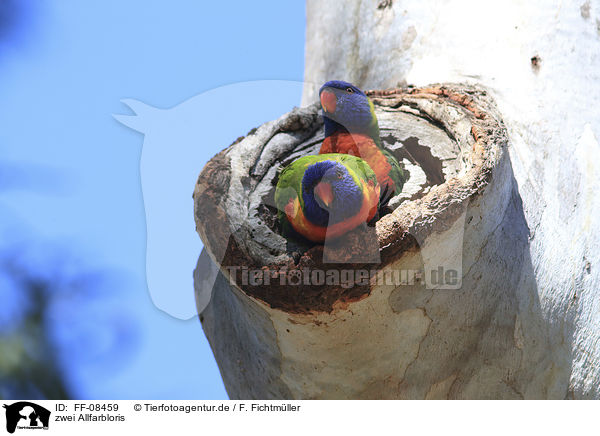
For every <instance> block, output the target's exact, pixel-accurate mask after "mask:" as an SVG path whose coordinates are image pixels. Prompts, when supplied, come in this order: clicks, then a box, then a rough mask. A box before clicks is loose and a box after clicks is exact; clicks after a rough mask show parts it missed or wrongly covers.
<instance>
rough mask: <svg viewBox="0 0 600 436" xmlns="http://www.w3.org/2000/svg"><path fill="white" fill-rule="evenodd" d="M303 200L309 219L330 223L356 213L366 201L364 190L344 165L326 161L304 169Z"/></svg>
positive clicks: (321, 224) (317, 222)
mask: <svg viewBox="0 0 600 436" xmlns="http://www.w3.org/2000/svg"><path fill="white" fill-rule="evenodd" d="M302 199H303V200H304V215H305V216H306V218H307V219H308V220H309V221H311V222H312V223H314V224H316V225H319V226H327V225H330V224H335V223H339V222H340V221H344V220H345V219H347V218H350V217H352V216H354V215H356V212H358V210H359V209H360V206H361V204H362V191H361V188H360V186H358V185H357V184H356V182H355V181H354V179H353V178H352V176H351V175H350V173H348V170H347V169H346V167H345V166H344V165H342V164H341V163H340V162H337V161H334V160H324V161H321V162H316V163H314V164H312V165H311V166H309V167H308V168H307V169H306V171H305V172H304V177H302Z"/></svg>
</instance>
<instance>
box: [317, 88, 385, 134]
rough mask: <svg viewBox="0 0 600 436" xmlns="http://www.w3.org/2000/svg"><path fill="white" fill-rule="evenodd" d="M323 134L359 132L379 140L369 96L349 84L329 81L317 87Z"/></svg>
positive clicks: (377, 127)
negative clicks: (323, 128) (323, 124)
mask: <svg viewBox="0 0 600 436" xmlns="http://www.w3.org/2000/svg"><path fill="white" fill-rule="evenodd" d="M319 98H320V100H321V106H322V107H323V120H324V122H325V136H330V135H332V134H334V133H336V132H350V133H362V134H365V135H369V136H371V137H373V139H375V138H376V139H377V141H379V126H378V125H377V117H376V116H375V110H374V108H373V104H372V103H371V100H369V97H367V95H366V94H365V93H364V92H363V91H361V90H360V89H359V88H357V87H356V86H354V85H353V84H351V83H348V82H344V81H341V80H331V81H329V82H327V83H325V84H324V85H323V86H322V87H321V89H320V90H319Z"/></svg>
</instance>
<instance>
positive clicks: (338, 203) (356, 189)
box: [275, 154, 380, 242]
mask: <svg viewBox="0 0 600 436" xmlns="http://www.w3.org/2000/svg"><path fill="white" fill-rule="evenodd" d="M379 196H380V189H379V184H378V183H377V178H376V176H375V173H374V172H373V170H372V169H371V168H370V167H369V166H368V165H367V163H366V162H365V161H363V160H362V159H360V158H357V157H355V156H350V155H345V154H322V155H318V156H303V157H301V158H299V159H296V160H295V161H294V162H292V163H291V164H290V165H288V166H287V167H286V168H284V169H283V171H282V172H281V174H280V175H279V181H278V182H277V188H276V189H275V202H276V204H277V208H278V209H279V211H280V219H281V222H282V224H283V229H284V234H285V233H286V232H287V230H286V229H287V228H288V225H291V227H292V228H293V229H294V230H295V231H296V232H297V233H299V234H301V235H302V236H304V237H305V238H307V239H309V240H311V241H314V242H323V241H325V238H326V237H327V238H336V237H339V236H341V235H343V234H345V233H347V232H349V231H350V230H352V229H354V228H356V227H357V226H359V225H360V224H364V223H366V222H369V221H371V220H372V219H373V218H374V217H375V215H376V212H377V208H378V205H379Z"/></svg>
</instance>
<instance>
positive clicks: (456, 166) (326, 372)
mask: <svg viewBox="0 0 600 436" xmlns="http://www.w3.org/2000/svg"><path fill="white" fill-rule="evenodd" d="M599 23H600V8H596V7H593V6H592V5H590V3H589V2H586V3H582V4H575V3H574V2H566V3H565V2H558V1H556V2H547V4H546V5H545V6H544V7H543V8H542V7H540V6H539V5H535V6H534V5H528V4H523V3H522V2H517V1H508V2H502V3H497V4H489V3H487V2H486V3H481V2H451V3H446V2H435V3H433V2H426V3H424V2H420V1H416V0H407V1H403V2H399V1H392V0H384V1H379V2H370V1H360V0H350V1H346V2H344V3H340V2H333V1H326V2H322V1H320V2H317V1H308V4H307V43H306V73H305V79H306V82H307V83H306V86H305V90H304V95H303V101H304V103H305V104H310V103H312V102H313V101H315V100H316V90H318V87H319V86H320V85H321V84H322V83H323V82H325V81H327V80H331V79H344V80H348V81H351V82H353V83H355V84H356V85H358V86H359V87H362V88H379V89H385V88H394V87H397V86H398V85H404V84H406V83H410V84H415V85H418V86H422V88H420V89H414V88H405V89H402V90H397V91H391V92H390V93H389V94H386V93H373V94H372V98H373V99H374V100H375V104H376V108H377V113H378V115H379V117H380V118H382V121H383V122H382V137H383V139H384V142H385V143H386V146H387V147H388V148H389V149H390V150H393V151H395V152H396V153H397V155H398V156H399V157H400V158H404V162H405V164H406V165H410V164H413V171H410V169H411V168H410V167H409V172H410V175H411V180H412V183H409V184H407V185H408V186H407V188H406V189H405V190H404V192H403V196H401V198H398V199H396V203H395V206H396V208H395V210H394V212H393V213H392V214H390V215H387V216H385V217H383V218H382V219H381V220H380V221H379V222H378V223H377V226H376V229H375V231H376V242H377V244H378V245H379V252H380V255H381V262H382V263H381V265H378V266H377V269H378V270H381V271H390V270H393V271H423V272H424V281H425V283H422V282H418V281H417V282H414V283H404V284H402V285H400V286H397V284H387V283H386V282H385V281H384V282H383V283H381V282H378V281H377V280H373V279H371V280H370V281H369V282H368V284H367V285H366V286H362V287H361V286H357V285H355V286H353V287H350V288H346V287H343V286H330V287H327V286H322V287H320V288H319V287H316V288H315V287H314V286H305V287H302V286H299V287H293V286H287V287H279V288H278V287H277V286H275V287H273V286H265V285H262V286H248V285H243V284H240V283H241V281H243V280H242V278H241V277H240V276H239V272H240V271H237V270H236V271H234V272H233V273H231V271H232V270H231V269H227V268H226V267H227V266H236V265H237V266H246V267H248V268H250V269H252V268H255V269H256V268H265V269H267V270H269V271H270V270H273V269H275V270H277V269H279V268H281V267H285V268H286V269H288V270H289V269H294V268H297V269H300V268H301V267H302V266H305V267H306V268H309V269H312V270H314V269H319V268H321V269H323V268H325V269H326V268H327V265H323V264H322V263H319V262H320V261H321V262H322V259H323V256H324V253H325V251H326V250H327V248H328V247H327V245H326V246H325V248H320V249H319V248H314V247H313V248H307V247H294V249H292V250H289V247H287V248H288V250H287V251H286V247H285V241H284V240H283V239H282V238H280V237H278V235H276V233H277V231H276V229H274V230H273V229H272V228H270V227H269V226H268V225H266V224H265V223H262V222H261V221H265V220H268V217H269V214H268V213H266V212H264V208H263V209H260V207H259V204H260V203H261V202H263V203H266V204H267V206H268V203H269V195H268V192H269V188H268V186H269V185H268V183H266V182H268V181H273V180H275V178H276V172H277V165H280V164H282V163H284V162H285V161H286V159H290V158H292V157H294V156H298V155H301V154H307V153H310V152H314V150H313V148H314V147H316V144H318V141H319V134H321V135H322V130H319V129H320V125H319V124H318V123H319V121H318V116H315V115H316V114H317V112H316V106H308V107H307V108H306V109H301V110H298V111H297V112H295V113H292V114H290V115H287V116H284V117H282V118H281V119H280V120H278V121H277V122H274V123H271V124H268V125H267V126H266V127H265V126H263V127H261V129H259V130H258V131H257V132H256V134H255V135H251V136H249V137H248V138H246V139H245V140H243V141H242V142H241V143H239V144H236V145H234V146H232V147H230V148H229V149H227V150H225V151H224V152H223V153H221V154H220V155H219V156H218V157H217V158H216V160H213V161H211V162H212V164H209V165H208V166H207V168H205V170H204V171H203V176H201V177H200V180H199V185H198V186H197V189H196V192H195V201H196V203H195V204H196V218H197V225H198V230H199V233H200V234H201V236H202V238H203V241H204V242H205V245H206V248H207V250H208V254H210V256H211V258H212V261H215V260H216V261H217V262H218V263H219V264H220V266H221V272H218V271H217V269H216V268H214V267H213V266H211V265H212V264H211V262H212V261H211V260H210V258H209V257H208V256H206V255H204V256H201V258H200V259H199V265H198V268H197V269H196V290H197V295H198V296H199V298H198V301H199V302H200V301H206V300H207V299H206V294H207V292H209V293H210V290H211V289H212V286H211V284H212V282H213V279H214V280H216V282H215V286H214V292H213V293H212V300H211V301H210V304H209V305H208V307H207V308H206V309H205V310H204V311H203V313H202V315H201V319H202V321H203V327H204V329H205V332H206V334H207V337H208V338H209V341H210V342H211V346H212V347H213V351H214V352H215V356H216V358H217V362H218V363H219V366H220V368H221V373H222V375H223V378H224V381H225V385H226V387H227V390H228V392H229V394H230V396H231V397H232V398H600V388H599V386H600V295H599V294H600V292H599V290H598V289H599V287H598V260H600V259H598V256H599V251H598V242H599V241H598V238H599V236H598V233H597V232H594V230H595V229H596V228H597V224H598V220H600V214H599V213H598V212H599V211H600V210H599V201H598V200H597V199H596V197H595V196H594V195H593V191H592V189H593V188H594V187H595V186H598V181H599V180H598V179H599V178H600V171H599V168H598V166H599V165H598V163H597V160H596V159H595V157H596V156H597V153H598V150H599V147H598V142H597V140H596V138H597V137H598V134H599V129H600V113H599V112H600V109H599V107H600V106H599V103H600V88H599V87H598V86H597V83H598V74H599V72H600V57H599V56H598V53H600V24H599ZM434 82H455V83H457V82H469V83H472V84H477V85H478V86H479V87H478V88H470V87H468V86H458V85H445V86H432V87H427V86H426V85H427V84H428V83H434ZM482 89H484V90H482ZM494 102H496V103H497V107H496V105H495V103H494ZM572 112H574V113H573V115H571V113H572ZM411 116H414V117H416V118H418V119H419V120H421V121H427V122H428V123H429V125H428V126H426V127H425V128H421V127H422V126H421V127H420V126H419V125H418V123H415V122H410V121H407V120H410V119H412V118H411ZM394 122H396V123H397V124H394ZM386 129H387V130H386ZM440 131H441V132H443V133H444V134H445V135H446V136H445V138H447V139H448V138H449V140H450V144H449V145H448V146H445V145H443V144H444V141H443V140H441V139H439V140H434V139H432V138H441V137H442V136H443V135H440ZM319 132H321V133H319ZM261 135H262V136H261ZM321 138H322V136H321ZM507 138H508V145H507V143H506V139H507ZM311 147H312V148H311ZM419 147H421V148H419ZM426 149H429V150H431V153H430V156H427V157H426V158H425V157H423V155H420V157H418V158H417V157H416V156H413V155H414V154H415V153H411V151H415V150H420V151H423V152H424V153H425V152H426ZM505 151H508V153H506V152H505ZM446 152H449V153H450V155H444V153H446ZM253 153H254V154H253ZM295 153H296V154H295ZM403 153H404V155H403ZM440 163H441V180H438V181H437V182H435V181H432V179H435V171H433V170H432V167H435V168H438V169H439V168H440ZM434 164H435V165H434ZM245 165H247V166H245ZM217 170H218V171H217ZM216 174H220V175H221V176H220V177H222V178H224V179H222V180H221V181H220V182H218V183H215V182H214V179H215V175H216ZM224 174H225V176H224ZM267 174H270V175H269V176H267ZM423 174H424V175H425V176H424V177H420V176H422V175H423ZM437 174H440V171H438V173H437ZM225 179H226V180H225ZM261 183H262V185H261ZM271 186H272V183H271ZM411 186H412V188H411ZM410 189H414V191H412V192H410ZM407 190H408V191H407ZM236 204H247V205H249V206H248V207H247V208H246V209H244V208H240V207H238V208H237V209H236V207H235V205H236ZM234 209H235V210H234ZM259 209H260V210H262V211H263V213H262V214H261V213H260V210H259ZM215 211H220V212H218V216H219V219H220V220H221V222H222V223H223V228H224V229H226V230H224V231H222V232H219V231H216V230H215V226H214V224H213V225H212V226H209V225H208V223H209V222H210V220H209V219H208V218H207V217H208V216H209V215H210V214H212V215H213V216H214V215H215ZM253 211H256V213H253ZM267 211H268V208H267ZM225 224H227V225H225ZM207 229H210V231H207ZM252 229H258V230H257V231H255V232H253V231H252ZM269 231H271V233H269ZM353 241H354V242H352V243H351V244H350V245H352V244H354V245H358V246H363V245H364V244H365V243H364V241H363V240H362V239H361V236H357V237H356V238H355V239H354V240H353ZM282 244H283V245H282ZM361 244H362V245H361ZM329 248H330V249H331V250H333V252H335V250H336V247H334V246H332V247H329ZM346 248H348V247H346ZM342 251H343V250H342ZM350 251H351V250H350ZM335 253H337V255H339V252H335ZM345 265H351V266H352V268H354V270H356V269H361V268H364V264H363V263H360V262H354V261H352V259H349V260H348V261H347V262H346V264H345ZM438 267H442V270H441V273H442V274H443V271H450V270H452V271H458V272H459V277H458V278H459V280H458V282H452V283H454V286H453V285H452V283H450V284H449V283H447V282H444V283H442V284H441V285H440V281H439V279H440V275H439V274H438V276H437V277H436V279H435V280H433V277H432V274H433V272H434V271H437V268H438ZM207 271H212V275H207ZM223 273H224V274H225V275H223ZM207 276H210V278H209V279H207V278H206V277H207ZM202 306H203V305H202ZM202 308H203V307H200V309H202Z"/></svg>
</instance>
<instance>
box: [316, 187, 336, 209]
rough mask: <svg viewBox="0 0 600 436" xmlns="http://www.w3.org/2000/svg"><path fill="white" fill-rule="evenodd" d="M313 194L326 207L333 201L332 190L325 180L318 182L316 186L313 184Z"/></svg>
mask: <svg viewBox="0 0 600 436" xmlns="http://www.w3.org/2000/svg"><path fill="white" fill-rule="evenodd" d="M315 194H316V195H317V196H318V197H319V198H320V199H321V201H322V202H323V204H324V205H325V206H327V207H329V205H330V204H331V202H332V201H333V191H332V190H331V185H330V184H329V183H327V182H320V183H319V184H318V185H317V186H315Z"/></svg>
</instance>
